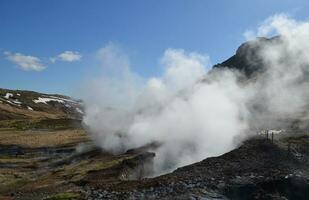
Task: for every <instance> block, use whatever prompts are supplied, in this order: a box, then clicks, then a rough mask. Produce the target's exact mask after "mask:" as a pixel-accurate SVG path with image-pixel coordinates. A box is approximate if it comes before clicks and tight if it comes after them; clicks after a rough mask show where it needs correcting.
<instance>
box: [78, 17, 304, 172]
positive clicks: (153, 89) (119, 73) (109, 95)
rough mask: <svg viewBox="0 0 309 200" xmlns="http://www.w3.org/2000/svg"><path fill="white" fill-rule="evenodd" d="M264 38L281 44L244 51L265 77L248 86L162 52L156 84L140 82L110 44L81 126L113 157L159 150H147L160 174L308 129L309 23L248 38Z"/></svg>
mask: <svg viewBox="0 0 309 200" xmlns="http://www.w3.org/2000/svg"><path fill="white" fill-rule="evenodd" d="M248 33H249V32H247V35H248ZM269 34H278V35H280V37H278V38H275V39H272V40H267V39H259V40H255V41H252V42H250V43H249V44H250V45H249V46H248V48H252V49H257V50H256V51H257V53H256V54H255V56H256V57H258V58H259V60H260V63H262V65H263V66H264V70H263V71H261V73H260V74H259V75H256V76H254V77H253V78H251V79H250V80H245V81H244V79H243V76H242V75H241V74H240V73H239V72H236V71H234V70H230V69H226V68H222V69H215V70H211V71H210V72H208V71H207V69H208V68H209V67H210V62H209V57H208V56H207V55H202V54H198V53H190V52H186V51H184V50H179V49H168V50H166V51H165V53H164V55H163V58H162V59H161V64H162V65H163V67H164V72H163V74H162V76H161V77H154V78H150V79H149V80H144V79H143V78H141V77H140V76H138V75H137V74H136V73H134V72H132V71H131V69H130V62H129V59H128V56H126V54H125V53H124V52H122V50H121V49H120V48H119V46H117V45H115V44H112V43H110V44H108V45H107V46H106V47H104V48H102V49H101V50H99V52H98V57H99V58H100V60H101V61H102V65H103V67H104V73H103V74H104V75H102V77H100V78H98V79H96V80H93V81H91V83H90V84H89V87H88V93H86V94H87V95H85V97H84V100H85V105H86V116H85V117H84V122H85V124H86V125H87V126H88V128H89V131H90V133H91V134H92V135H93V137H94V138H95V142H97V144H98V145H100V146H102V148H104V149H106V150H110V151H112V152H115V153H118V152H122V151H125V150H128V149H131V148H137V147H141V146H145V145H149V144H151V143H154V142H156V143H159V144H160V145H159V147H158V148H154V149H152V150H153V151H155V153H156V157H155V162H154V163H155V172H156V174H160V173H164V172H167V171H170V170H173V169H175V168H177V167H179V166H182V165H186V164H190V163H192V162H196V161H199V160H202V159H204V158H206V157H209V156H217V155H220V154H223V153H225V152H227V151H229V150H231V149H233V148H235V146H236V145H237V144H238V143H239V142H241V141H242V139H243V138H246V137H249V136H250V135H251V134H252V132H253V131H255V130H257V129H263V128H273V127H282V126H289V125H290V124H289V122H287V120H286V119H298V120H301V121H305V120H306V119H307V118H308V117H307V113H306V112H305V110H306V109H305V108H306V106H308V105H307V102H309V101H308V100H309V90H308V89H309V85H308V83H309V82H308V78H307V76H308V72H309V70H308V66H309V55H308V54H309V43H308V42H307V41H309V40H308V39H309V23H308V22H299V21H295V20H293V19H291V18H289V17H288V16H286V15H275V16H273V17H270V18H269V19H267V20H266V21H265V22H264V23H263V24H262V25H261V26H260V27H259V28H258V29H257V31H250V35H258V36H268V35H269ZM257 47H258V48H257ZM246 59H248V61H249V62H250V60H251V58H250V56H248V57H247V58H246ZM252 62H253V61H252ZM261 67H262V66H261ZM89 88H92V89H90V90H89ZM283 119H284V120H283Z"/></svg>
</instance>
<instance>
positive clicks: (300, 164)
mask: <svg viewBox="0 0 309 200" xmlns="http://www.w3.org/2000/svg"><path fill="white" fill-rule="evenodd" d="M24 123H25V122H14V123H12V122H10V123H7V124H6V126H7V127H5V126H4V125H3V123H2V126H1V127H2V128H1V129H0V199H7V200H12V199H20V200H60V199H62V200H65V199H66V200H68V199H71V200H72V199H88V200H95V199H308V198H309V179H308V178H309V172H308V169H309V168H308V167H309V136H308V134H306V133H303V134H298V135H293V137H292V136H286V137H283V138H279V139H276V140H275V142H274V143H272V142H271V140H268V139H265V138H264V137H263V136H259V137H257V138H253V139H250V140H249V141H246V142H244V143H243V144H242V145H241V146H240V147H239V148H237V149H235V150H233V151H231V152H229V153H226V154H224V155H222V156H219V157H213V158H207V159H205V160H203V161H201V162H198V163H194V164H192V165H189V166H185V167H182V168H179V169H177V170H175V171H174V172H172V173H170V174H166V175H163V176H159V177H155V178H144V177H145V176H147V173H148V171H147V170H148V169H149V165H151V164H152V159H153V157H154V156H155V155H154V153H151V152H147V151H145V150H143V149H136V150H131V151H128V152H126V153H123V154H120V155H112V154H110V153H108V152H104V151H102V150H100V149H97V148H96V147H95V146H94V144H93V143H92V142H91V140H90V138H89V136H88V135H87V134H86V132H85V131H84V130H83V129H82V128H81V126H75V125H76V124H75V125H72V124H71V122H70V123H67V122H66V123H63V120H62V121H60V122H59V120H50V121H48V123H46V122H42V121H38V122H31V123H28V128H25V127H27V126H24V125H23V124H24ZM74 123H76V122H74ZM12 124H15V125H12ZM16 124H17V125H16ZM19 124H22V126H19ZM29 124H30V125H29ZM0 125H1V124H0ZM21 127H24V128H21ZM146 169H147V170H146Z"/></svg>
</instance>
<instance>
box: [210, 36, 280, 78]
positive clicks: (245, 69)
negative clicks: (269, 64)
mask: <svg viewBox="0 0 309 200" xmlns="http://www.w3.org/2000/svg"><path fill="white" fill-rule="evenodd" d="M280 41H281V40H280V37H278V36H277V37H273V38H270V39H268V38H263V37H260V38H256V39H255V40H252V41H249V42H245V43H244V44H242V45H241V46H240V47H239V48H238V49H237V51H236V54H235V55H233V56H232V57H230V58H229V59H227V60H226V61H224V62H222V63H219V64H216V65H214V67H213V68H214V69H216V68H229V69H233V70H238V71H240V72H242V73H244V74H245V75H246V76H247V77H252V76H254V75H255V74H257V73H261V72H263V71H264V70H265V65H266V64H265V63H264V62H263V59H261V55H260V52H261V50H263V48H264V47H265V45H269V44H274V43H278V42H280Z"/></svg>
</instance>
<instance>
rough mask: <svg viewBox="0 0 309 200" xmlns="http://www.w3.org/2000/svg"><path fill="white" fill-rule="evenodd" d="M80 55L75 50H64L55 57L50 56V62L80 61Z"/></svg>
mask: <svg viewBox="0 0 309 200" xmlns="http://www.w3.org/2000/svg"><path fill="white" fill-rule="evenodd" d="M81 58H82V55H81V54H80V53H79V52H77V51H65V52H63V53H61V54H59V55H58V56H57V57H54V58H50V61H51V62H52V63H54V62H56V61H57V60H60V61H64V62H76V61H80V60H81Z"/></svg>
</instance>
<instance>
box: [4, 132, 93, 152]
mask: <svg viewBox="0 0 309 200" xmlns="http://www.w3.org/2000/svg"><path fill="white" fill-rule="evenodd" d="M88 140H89V136H88V135H87V134H86V132H85V131H84V130H59V131H19V130H2V131H0V144H1V145H18V146H21V147H28V148H39V147H54V146H63V145H67V144H72V143H79V142H83V141H88Z"/></svg>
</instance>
